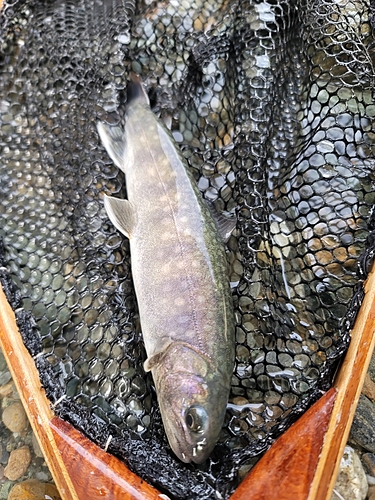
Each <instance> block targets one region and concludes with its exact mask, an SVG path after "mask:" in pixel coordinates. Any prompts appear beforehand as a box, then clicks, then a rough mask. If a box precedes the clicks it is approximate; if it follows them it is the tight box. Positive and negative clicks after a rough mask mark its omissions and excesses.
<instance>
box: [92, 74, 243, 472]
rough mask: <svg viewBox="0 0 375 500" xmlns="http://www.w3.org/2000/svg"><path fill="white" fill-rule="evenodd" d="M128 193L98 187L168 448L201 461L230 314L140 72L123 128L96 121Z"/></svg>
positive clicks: (222, 382) (196, 202)
mask: <svg viewBox="0 0 375 500" xmlns="http://www.w3.org/2000/svg"><path fill="white" fill-rule="evenodd" d="M98 131H99V135H100V138H101V140H102V142H103V145H104V146H105V148H106V150H107V152H108V154H109V156H110V157H111V158H112V160H113V161H114V163H115V164H116V165H117V166H118V167H119V168H120V169H121V170H123V171H124V172H125V175H126V185H127V193H128V199H127V200H124V199H118V198H114V197H108V196H105V198H104V203H105V208H106V211H107V213H108V216H109V218H110V220H111V221H112V223H113V224H114V225H115V226H116V228H117V229H118V230H119V231H121V232H122V233H123V234H124V235H125V236H127V237H128V238H129V240H130V251H131V265H132V275H133V280H134V287H135V292H136V296H137V301H138V307H139V313H140V320H141V325H142V332H143V337H144V342H145V347H146V352H147V356H148V357H147V360H146V362H145V370H146V371H150V370H151V372H152V376H153V378H154V382H155V387H156V391H157V396H158V402H159V406H160V410H161V415H162V419H163V423H164V427H165V431H166V434H167V437H168V440H169V444H170V446H171V448H172V450H173V451H174V453H175V454H176V455H177V456H178V457H179V458H180V459H181V460H182V461H183V462H186V463H189V462H191V461H193V462H196V463H201V462H203V461H204V460H205V459H206V458H207V457H208V455H209V454H210V453H211V451H212V449H213V447H214V446H215V444H216V442H217V440H218V438H219V434H220V431H221V427H222V424H223V420H224V415H225V410H226V405H227V401H228V396H229V389H230V386H231V378H232V372H233V366H234V348H235V341H234V315H233V304H232V297H231V290H230V285H229V278H228V268H227V267H228V266H227V260H226V254H225V249H224V245H223V240H222V238H221V235H220V234H219V229H218V226H217V224H216V223H215V221H214V218H213V216H212V215H211V211H210V210H209V208H208V206H207V205H206V203H205V202H204V200H203V199H202V196H201V194H200V192H199V190H198V188H197V186H196V184H195V182H194V179H193V178H192V177H191V174H190V172H189V170H188V167H187V165H186V162H185V160H184V158H183V157H182V156H181V154H180V153H179V150H178V147H177V146H176V145H175V143H174V141H173V139H172V138H171V135H170V134H169V132H168V131H167V130H166V129H165V128H164V126H163V125H162V124H161V122H160V121H159V120H158V119H157V118H156V116H155V115H154V113H153V112H152V111H151V109H150V106H149V100H148V96H147V94H146V92H145V91H144V89H143V87H142V84H141V82H140V81H139V80H138V79H137V78H136V77H133V81H132V82H131V83H130V84H129V91H128V107H127V112H126V124H125V129H124V130H122V129H121V128H120V127H110V126H107V125H104V124H103V123H99V124H98Z"/></svg>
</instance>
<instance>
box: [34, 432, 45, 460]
mask: <svg viewBox="0 0 375 500" xmlns="http://www.w3.org/2000/svg"><path fill="white" fill-rule="evenodd" d="M31 442H32V445H33V450H34V453H35V456H36V457H39V458H44V455H43V452H42V450H41V448H40V446H39V443H38V440H37V438H36V437H35V434H34V433H33V435H32V438H31Z"/></svg>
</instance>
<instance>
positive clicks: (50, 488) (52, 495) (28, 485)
mask: <svg viewBox="0 0 375 500" xmlns="http://www.w3.org/2000/svg"><path fill="white" fill-rule="evenodd" d="M46 498H48V499H51V500H61V497H60V495H59V492H58V491H57V488H56V486H54V485H53V484H48V483H41V482H39V481H36V480H35V479H28V480H27V481H22V482H21V483H18V484H16V485H15V486H13V488H12V489H11V491H10V493H9V496H8V500H44V499H46Z"/></svg>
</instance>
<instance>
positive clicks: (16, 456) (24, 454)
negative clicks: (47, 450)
mask: <svg viewBox="0 0 375 500" xmlns="http://www.w3.org/2000/svg"><path fill="white" fill-rule="evenodd" d="M30 462H31V453H30V449H29V447H28V446H22V447H21V448H17V449H16V450H13V451H12V452H11V453H10V455H9V460H8V465H7V466H6V467H5V469H4V476H5V477H7V478H8V479H10V480H11V481H17V479H20V478H21V477H22V476H23V475H24V474H25V473H26V471H27V469H28V467H29V465H30Z"/></svg>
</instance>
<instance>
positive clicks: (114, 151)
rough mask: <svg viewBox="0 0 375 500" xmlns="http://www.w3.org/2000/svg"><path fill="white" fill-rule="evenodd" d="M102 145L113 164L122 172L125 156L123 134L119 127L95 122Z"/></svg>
mask: <svg viewBox="0 0 375 500" xmlns="http://www.w3.org/2000/svg"><path fill="white" fill-rule="evenodd" d="M97 129H98V133H99V136H100V139H101V141H102V143H103V146H104V147H105V149H106V150H107V153H108V155H109V157H110V158H111V160H113V162H114V164H115V165H116V166H117V167H118V168H119V169H120V170H122V171H123V172H125V170H124V158H125V134H124V131H123V129H122V128H121V127H117V126H116V127H110V126H108V125H105V124H104V123H102V122H98V124H97Z"/></svg>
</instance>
